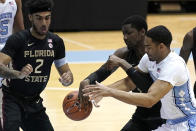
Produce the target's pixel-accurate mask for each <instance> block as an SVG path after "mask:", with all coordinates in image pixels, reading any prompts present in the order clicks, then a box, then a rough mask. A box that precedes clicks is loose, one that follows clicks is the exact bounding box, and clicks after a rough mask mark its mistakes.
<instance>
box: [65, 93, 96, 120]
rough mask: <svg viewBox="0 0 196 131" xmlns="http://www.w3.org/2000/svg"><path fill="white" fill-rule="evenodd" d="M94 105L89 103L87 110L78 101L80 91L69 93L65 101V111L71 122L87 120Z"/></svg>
mask: <svg viewBox="0 0 196 131" xmlns="http://www.w3.org/2000/svg"><path fill="white" fill-rule="evenodd" d="M92 108H93V106H92V103H91V102H90V101H89V103H88V107H87V108H86V109H85V108H84V106H83V105H81V104H80V101H79V100H78V91H72V92H70V93H68V94H67V95H66V96H65V98H64V100H63V111H64V113H65V115H66V116H67V117H68V118H70V119H71V120H75V121H80V120H83V119H85V118H87V117H88V116H89V115H90V113H91V111H92Z"/></svg>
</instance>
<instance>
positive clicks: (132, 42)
mask: <svg viewBox="0 0 196 131" xmlns="http://www.w3.org/2000/svg"><path fill="white" fill-rule="evenodd" d="M122 32H123V36H124V41H125V43H126V45H127V47H128V48H129V49H130V48H133V47H135V46H137V43H138V42H140V41H141V40H142V37H143V35H144V32H143V30H141V31H138V30H137V29H135V28H133V27H132V26H131V24H127V25H123V26H122Z"/></svg>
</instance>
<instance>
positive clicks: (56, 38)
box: [48, 32, 62, 41]
mask: <svg viewBox="0 0 196 131" xmlns="http://www.w3.org/2000/svg"><path fill="white" fill-rule="evenodd" d="M48 34H49V37H50V38H52V39H53V40H56V41H58V40H62V38H61V37H60V36H59V35H57V34H55V33H52V32H48Z"/></svg>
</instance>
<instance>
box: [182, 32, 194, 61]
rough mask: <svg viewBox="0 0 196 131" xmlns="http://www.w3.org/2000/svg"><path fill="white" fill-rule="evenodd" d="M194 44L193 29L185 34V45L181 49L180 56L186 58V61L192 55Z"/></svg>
mask: <svg viewBox="0 0 196 131" xmlns="http://www.w3.org/2000/svg"><path fill="white" fill-rule="evenodd" d="M193 45H194V43H193V30H191V31H190V32H188V33H187V34H186V35H185V36H184V40H183V45H182V48H181V50H180V56H181V57H182V58H183V59H184V61H185V62H186V63H187V62H188V58H189V56H190V53H191V50H192V48H193Z"/></svg>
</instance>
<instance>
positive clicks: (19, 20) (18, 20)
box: [13, 0, 24, 33]
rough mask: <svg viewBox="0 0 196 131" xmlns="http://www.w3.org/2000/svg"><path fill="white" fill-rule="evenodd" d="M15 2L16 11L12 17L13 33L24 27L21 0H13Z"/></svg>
mask: <svg viewBox="0 0 196 131" xmlns="http://www.w3.org/2000/svg"><path fill="white" fill-rule="evenodd" d="M15 1H16V4H17V11H16V15H15V18H14V25H13V26H14V27H13V28H14V30H13V31H14V33H15V32H18V31H20V30H23V29H24V23H23V14H22V3H21V0H15Z"/></svg>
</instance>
